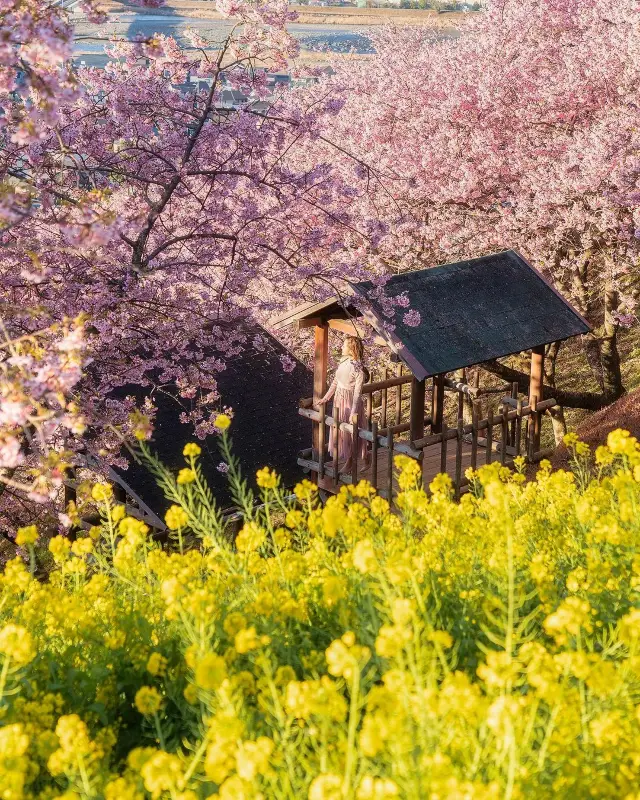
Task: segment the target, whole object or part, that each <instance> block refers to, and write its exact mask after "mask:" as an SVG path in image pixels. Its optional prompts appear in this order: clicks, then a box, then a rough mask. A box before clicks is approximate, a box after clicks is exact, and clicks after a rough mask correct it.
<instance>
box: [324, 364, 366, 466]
mask: <svg viewBox="0 0 640 800" xmlns="http://www.w3.org/2000/svg"><path fill="white" fill-rule="evenodd" d="M363 383H364V367H363V366H362V362H360V361H354V360H353V359H351V358H345V359H344V360H343V361H342V362H341V363H340V366H339V367H338V369H337V370H336V375H335V378H334V379H333V383H332V384H331V386H330V387H329V391H328V392H327V393H326V394H325V396H324V397H323V398H322V399H321V400H320V401H319V402H321V403H326V402H327V400H331V398H332V397H333V396H334V394H335V398H334V400H333V416H334V419H335V418H337V419H338V421H339V422H349V421H350V418H351V415H352V414H357V415H358V427H359V428H366V427H367V417H366V414H365V410H364V402H363V399H362V395H361V391H362V384H363ZM333 431H334V427H333V425H332V426H331V429H330V433H329V454H330V455H333ZM338 441H339V445H338V458H339V459H340V461H343V460H346V459H348V458H351V451H352V448H353V436H352V435H351V434H350V433H347V432H346V431H340V437H339V439H338ZM366 454H367V443H366V441H365V440H364V439H359V440H358V459H359V460H360V459H364V458H365V456H366Z"/></svg>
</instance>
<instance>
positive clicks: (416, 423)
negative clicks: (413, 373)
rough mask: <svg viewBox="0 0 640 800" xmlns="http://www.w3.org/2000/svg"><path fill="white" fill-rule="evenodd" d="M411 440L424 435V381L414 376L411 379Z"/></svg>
mask: <svg viewBox="0 0 640 800" xmlns="http://www.w3.org/2000/svg"><path fill="white" fill-rule="evenodd" d="M410 420H411V427H410V429H409V430H410V434H409V437H410V439H411V441H415V440H416V439H422V437H423V436H424V381H423V380H422V381H419V380H417V378H415V377H414V378H413V379H412V381H411V410H410Z"/></svg>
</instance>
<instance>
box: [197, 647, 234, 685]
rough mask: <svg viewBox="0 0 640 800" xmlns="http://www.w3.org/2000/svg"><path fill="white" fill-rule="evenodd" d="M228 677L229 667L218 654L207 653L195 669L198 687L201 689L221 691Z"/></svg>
mask: <svg viewBox="0 0 640 800" xmlns="http://www.w3.org/2000/svg"><path fill="white" fill-rule="evenodd" d="M226 677H227V665H226V663H225V660H224V658H222V656H219V655H218V654H217V653H206V654H205V655H204V656H202V657H201V658H199V659H198V662H197V664H196V668H195V681H196V685H197V686H199V687H200V688H201V689H209V690H214V689H219V688H220V686H221V685H222V682H223V681H224V679H225V678H226Z"/></svg>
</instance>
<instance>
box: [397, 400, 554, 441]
mask: <svg viewBox="0 0 640 800" xmlns="http://www.w3.org/2000/svg"><path fill="white" fill-rule="evenodd" d="M555 405H556V400H554V399H553V398H550V399H549V400H543V401H542V402H541V403H538V405H537V406H536V411H535V413H538V412H541V411H546V410H547V409H548V408H552V407H553V406H555ZM531 413H532V410H531V406H524V407H523V409H522V411H521V413H520V416H521V417H528V416H529V415H530V414H531ZM517 417H518V412H517V410H516V411H509V413H508V414H507V416H506V418H507V420H508V421H511V420H513V419H517ZM501 424H502V414H499V415H498V414H496V416H495V417H493V419H492V420H491V427H495V426H496V425H501ZM488 427H489V420H487V419H481V420H478V424H477V425H476V430H477V431H484V430H486V429H487V428H488ZM462 431H463V433H465V434H467V433H472V432H473V424H470V425H465V426H464V428H463V429H462ZM457 435H458V433H457V431H456V429H455V428H451V429H450V430H448V431H447V432H446V434H444V433H432V434H431V436H425V437H424V438H422V439H416V440H415V441H414V442H412V445H413V447H414V448H415V449H416V450H422V449H424V448H425V447H429V446H430V445H432V444H440V442H442V441H443V439H444V438H445V437H446V438H447V439H455V438H456V437H457Z"/></svg>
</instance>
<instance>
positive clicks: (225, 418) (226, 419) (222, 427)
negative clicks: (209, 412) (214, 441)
mask: <svg viewBox="0 0 640 800" xmlns="http://www.w3.org/2000/svg"><path fill="white" fill-rule="evenodd" d="M213 424H214V425H215V426H216V428H217V429H218V430H219V431H226V430H227V429H228V428H229V426H230V425H231V417H230V416H229V415H228V414H218V416H217V417H216V418H215V420H214V423H213Z"/></svg>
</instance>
